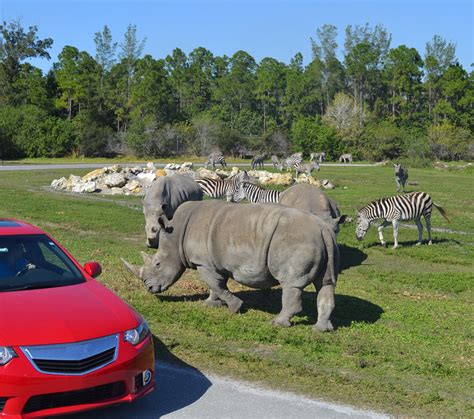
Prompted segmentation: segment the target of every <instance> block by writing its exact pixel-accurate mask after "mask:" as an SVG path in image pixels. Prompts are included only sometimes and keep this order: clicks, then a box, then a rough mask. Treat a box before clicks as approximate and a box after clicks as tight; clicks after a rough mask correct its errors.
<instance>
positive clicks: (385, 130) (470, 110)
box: [0, 21, 474, 161]
mask: <svg viewBox="0 0 474 419" xmlns="http://www.w3.org/2000/svg"><path fill="white" fill-rule="evenodd" d="M37 32H38V29H37V27H36V26H31V27H29V28H28V29H26V28H24V27H23V26H22V24H21V22H19V21H12V22H3V24H2V25H0V34H1V36H0V157H2V158H16V157H23V156H28V157H39V156H46V157H59V156H65V155H76V156H79V155H84V156H106V155H116V154H122V153H123V154H134V155H137V156H149V157H161V156H172V155H181V154H190V153H193V154H196V155H204V154H207V153H209V152H210V151H212V150H216V149H219V150H221V151H223V152H224V153H226V154H232V155H239V154H243V153H246V152H248V150H252V151H258V152H268V153H276V154H281V155H284V154H287V153H290V152H293V151H302V152H303V153H304V154H305V155H306V156H307V155H309V153H311V152H313V151H325V152H326V155H327V156H328V157H329V158H335V157H336V156H338V155H339V154H340V153H342V152H351V153H352V154H353V155H354V156H355V157H356V158H360V159H368V160H380V159H386V158H390V159H395V158H400V157H402V158H409V159H412V160H420V161H424V160H427V159H431V158H439V159H462V158H470V157H472V141H473V135H472V133H473V128H474V72H473V71H472V70H471V72H470V73H469V72H468V71H467V70H466V69H464V68H463V67H462V65H461V64H460V63H459V62H458V61H457V59H456V48H455V45H454V44H453V43H451V42H448V41H446V40H444V39H443V38H441V37H440V36H437V35H436V36H434V37H433V39H432V40H431V41H429V42H428V43H427V44H426V50H425V51H424V54H423V55H421V54H420V53H419V52H418V51H417V50H416V49H415V48H410V47H409V46H406V45H400V46H398V47H394V48H391V35H390V33H389V32H388V31H387V29H386V28H385V27H383V26H382V25H376V26H374V27H371V26H370V25H368V24H366V25H362V26H359V25H355V26H351V25H349V26H347V28H345V41H344V45H343V49H342V51H340V50H339V45H338V44H337V42H336V39H337V34H338V32H337V28H336V27H335V26H333V25H323V26H322V27H320V28H318V29H317V30H316V33H315V36H314V38H311V39H310V42H311V46H312V57H311V60H310V61H309V62H308V63H307V64H305V63H304V61H303V56H302V54H301V53H297V54H296V55H295V56H294V57H293V58H292V59H291V60H290V62H289V63H288V64H286V63H283V62H280V61H278V60H276V59H274V58H271V57H266V58H263V59H262V60H261V61H260V62H256V60H255V59H254V58H253V57H252V56H251V55H250V54H249V53H247V52H245V51H242V50H241V51H237V52H236V53H235V54H233V55H232V56H231V57H228V56H226V55H223V56H216V55H214V54H213V53H212V52H211V51H209V50H207V49H206V48H203V47H199V48H196V49H194V50H193V51H191V52H190V53H189V54H188V55H186V54H185V53H184V52H183V51H182V50H180V49H179V48H176V49H174V50H173V51H172V53H171V54H170V55H168V56H166V57H165V58H158V59H156V58H154V57H152V56H150V55H144V56H143V49H144V46H145V42H146V39H139V37H138V36H137V28H136V26H135V25H129V26H128V28H127V30H126V32H125V34H124V36H123V39H122V41H121V42H116V41H114V38H113V36H112V33H111V31H110V29H109V28H108V27H107V26H104V28H103V29H102V30H101V31H99V32H97V33H96V34H95V37H94V41H95V46H96V51H95V56H92V55H91V54H89V53H88V52H86V51H80V50H79V49H78V48H76V47H74V46H65V47H64V48H63V49H62V51H61V53H60V54H59V56H58V57H57V61H55V62H54V63H53V65H52V68H51V70H49V71H48V72H47V73H46V74H43V72H42V71H41V70H40V69H39V68H37V67H35V66H33V65H31V64H30V63H29V62H28V61H29V59H31V58H34V57H41V58H44V59H48V60H49V59H51V57H50V55H49V53H48V50H49V49H50V48H51V46H52V44H53V40H52V39H51V38H46V39H39V37H38V35H37ZM340 56H342V57H343V59H342V60H340V59H339V58H338V57H340Z"/></svg>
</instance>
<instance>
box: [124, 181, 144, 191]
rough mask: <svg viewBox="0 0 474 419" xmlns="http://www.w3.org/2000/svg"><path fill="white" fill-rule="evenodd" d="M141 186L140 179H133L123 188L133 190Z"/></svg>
mask: <svg viewBox="0 0 474 419" xmlns="http://www.w3.org/2000/svg"><path fill="white" fill-rule="evenodd" d="M141 187H142V185H141V184H140V182H139V181H138V180H131V181H129V182H128V183H127V184H126V185H125V186H124V187H123V189H126V190H128V191H133V190H134V189H137V188H141Z"/></svg>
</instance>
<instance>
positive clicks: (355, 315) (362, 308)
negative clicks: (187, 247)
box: [158, 288, 384, 328]
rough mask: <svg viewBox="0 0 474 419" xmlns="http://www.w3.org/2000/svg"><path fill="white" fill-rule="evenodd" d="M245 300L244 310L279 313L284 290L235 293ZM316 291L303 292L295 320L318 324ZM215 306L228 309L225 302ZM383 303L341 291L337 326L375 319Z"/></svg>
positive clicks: (183, 298) (185, 298)
mask: <svg viewBox="0 0 474 419" xmlns="http://www.w3.org/2000/svg"><path fill="white" fill-rule="evenodd" d="M234 295H235V296H237V297H239V298H240V299H241V300H242V301H243V302H244V304H243V306H242V309H241V313H246V312H247V311H248V310H259V311H264V312H266V313H269V314H274V315H277V314H278V313H279V312H280V311H281V296H282V291H281V289H279V288H272V289H265V290H249V291H240V292H236V293H234ZM207 296H208V294H196V295H192V296H174V295H173V296H171V295H170V296H160V297H158V298H160V299H163V300H165V301H176V302H180V301H181V302H185V301H200V300H205V299H206V298H207ZM316 297H317V296H316V291H305V292H304V293H303V311H302V313H301V315H302V316H304V317H303V318H301V319H300V320H296V321H295V324H308V325H309V324H314V323H316V320H317V308H316ZM214 310H227V307H226V306H225V305H224V306H222V307H220V308H215V309H214ZM383 312H384V311H383V309H382V307H380V306H378V305H376V304H373V303H371V302H370V301H366V300H363V299H361V298H358V297H353V296H350V295H343V294H337V288H336V308H335V309H334V311H333V314H332V316H331V319H332V323H333V325H334V327H336V328H338V327H347V326H350V325H351V324H352V323H353V322H356V323H375V322H376V321H377V320H379V319H380V316H381V315H382V313H383Z"/></svg>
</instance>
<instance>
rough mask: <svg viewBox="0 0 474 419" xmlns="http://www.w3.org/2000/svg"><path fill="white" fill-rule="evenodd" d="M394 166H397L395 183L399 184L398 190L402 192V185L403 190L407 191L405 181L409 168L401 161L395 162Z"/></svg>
mask: <svg viewBox="0 0 474 419" xmlns="http://www.w3.org/2000/svg"><path fill="white" fill-rule="evenodd" d="M393 167H395V183H396V184H397V192H400V186H402V187H403V192H405V183H406V182H407V179H408V170H407V169H406V168H405V167H404V166H402V165H401V164H400V163H395V164H394V165H393Z"/></svg>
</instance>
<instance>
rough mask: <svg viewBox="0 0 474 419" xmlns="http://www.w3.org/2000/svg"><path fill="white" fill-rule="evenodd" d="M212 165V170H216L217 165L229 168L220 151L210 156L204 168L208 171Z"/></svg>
mask: <svg viewBox="0 0 474 419" xmlns="http://www.w3.org/2000/svg"><path fill="white" fill-rule="evenodd" d="M210 164H212V170H216V164H220V165H221V166H222V168H224V167H227V163H226V162H225V158H224V155H223V154H222V153H221V152H220V151H215V152H213V153H211V154H209V157H208V158H207V161H206V162H205V163H204V167H205V168H206V169H207V167H208V166H209V165H210Z"/></svg>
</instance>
